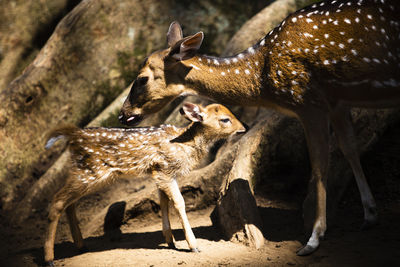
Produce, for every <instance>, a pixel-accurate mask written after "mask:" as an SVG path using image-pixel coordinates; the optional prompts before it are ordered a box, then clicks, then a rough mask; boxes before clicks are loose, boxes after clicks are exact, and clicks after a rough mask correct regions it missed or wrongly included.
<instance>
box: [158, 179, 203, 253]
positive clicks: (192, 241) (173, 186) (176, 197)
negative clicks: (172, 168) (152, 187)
mask: <svg viewBox="0 0 400 267" xmlns="http://www.w3.org/2000/svg"><path fill="white" fill-rule="evenodd" d="M165 193H166V194H167V196H168V197H169V199H170V200H172V202H173V203H174V207H175V209H176V210H177V211H178V214H179V219H180V221H181V223H182V227H183V230H184V232H185V238H186V241H187V243H188V245H189V248H190V249H191V250H192V251H193V252H199V249H198V247H197V241H196V238H195V236H194V234H193V231H192V228H191V227H190V224H189V220H188V218H187V215H186V211H185V200H184V199H183V197H182V194H181V192H180V191H179V187H178V184H177V183H176V180H175V179H173V180H172V181H171V182H170V183H169V185H168V187H167V188H166V190H165Z"/></svg>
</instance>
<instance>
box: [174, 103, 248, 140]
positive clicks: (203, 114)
mask: <svg viewBox="0 0 400 267" xmlns="http://www.w3.org/2000/svg"><path fill="white" fill-rule="evenodd" d="M180 113H181V114H183V115H184V116H185V117H186V118H187V119H189V120H190V121H192V122H193V123H200V124H201V126H202V128H203V131H202V134H204V135H209V136H213V137H218V138H227V137H228V136H230V135H231V134H234V133H244V132H246V128H245V127H244V126H243V124H242V123H241V122H240V121H239V120H238V119H237V118H236V117H235V115H233V114H232V113H231V112H230V111H229V109H227V108H226V107H225V106H223V105H220V104H211V105H208V106H206V107H201V106H199V105H195V104H192V103H184V104H183V106H182V108H181V109H180Z"/></svg>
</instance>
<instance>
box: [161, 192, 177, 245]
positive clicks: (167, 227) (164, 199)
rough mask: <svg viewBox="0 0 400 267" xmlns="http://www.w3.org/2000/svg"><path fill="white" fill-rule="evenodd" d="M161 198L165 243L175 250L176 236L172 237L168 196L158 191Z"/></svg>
mask: <svg viewBox="0 0 400 267" xmlns="http://www.w3.org/2000/svg"><path fill="white" fill-rule="evenodd" d="M158 195H159V196H160V208H161V217H162V232H163V235H164V238H165V242H166V243H167V244H168V247H169V248H175V244H174V241H175V240H174V236H173V235H172V230H171V224H170V222H169V206H168V203H169V199H168V196H167V195H166V194H165V193H164V192H163V191H162V190H158Z"/></svg>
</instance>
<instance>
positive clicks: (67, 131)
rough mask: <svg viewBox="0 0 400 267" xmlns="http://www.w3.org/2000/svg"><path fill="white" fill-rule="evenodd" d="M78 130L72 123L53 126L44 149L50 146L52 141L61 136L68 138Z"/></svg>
mask: <svg viewBox="0 0 400 267" xmlns="http://www.w3.org/2000/svg"><path fill="white" fill-rule="evenodd" d="M78 130H79V128H78V127H76V126H74V125H63V126H60V127H57V128H55V129H54V130H52V131H51V132H50V134H49V135H48V138H47V142H46V145H45V148H46V149H49V148H51V147H52V146H53V145H54V143H55V142H56V141H57V140H59V139H61V138H67V139H68V140H69V139H70V138H71V137H72V136H73V134H74V133H75V132H76V131H78Z"/></svg>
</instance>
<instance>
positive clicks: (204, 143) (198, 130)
mask: <svg viewBox="0 0 400 267" xmlns="http://www.w3.org/2000/svg"><path fill="white" fill-rule="evenodd" d="M217 139H218V137H217V135H215V134H208V132H207V129H206V128H205V127H204V126H203V125H202V124H201V123H192V124H191V125H189V126H188V127H187V128H186V130H185V131H183V132H182V133H181V134H180V135H179V136H178V137H176V138H175V139H174V140H172V142H173V143H181V144H183V145H186V146H189V147H191V148H193V150H192V151H193V153H195V154H196V155H192V156H195V157H198V158H199V159H200V158H202V157H203V156H204V155H205V154H206V153H207V152H208V151H209V149H210V148H211V147H212V145H213V144H214V143H215V142H216V141H217Z"/></svg>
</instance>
